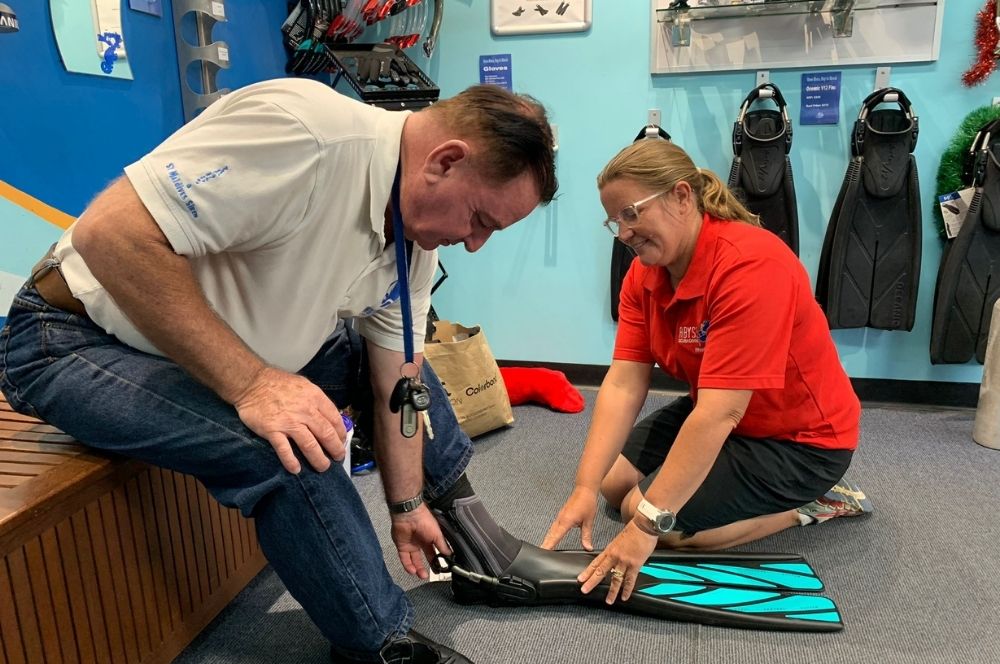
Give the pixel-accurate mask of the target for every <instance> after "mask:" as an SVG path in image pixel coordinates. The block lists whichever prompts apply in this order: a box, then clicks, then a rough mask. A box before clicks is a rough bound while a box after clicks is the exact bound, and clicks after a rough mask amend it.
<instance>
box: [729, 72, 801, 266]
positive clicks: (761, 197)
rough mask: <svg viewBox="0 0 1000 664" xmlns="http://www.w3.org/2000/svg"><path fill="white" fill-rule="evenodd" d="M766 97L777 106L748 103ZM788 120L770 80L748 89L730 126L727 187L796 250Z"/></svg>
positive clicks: (797, 228)
mask: <svg viewBox="0 0 1000 664" xmlns="http://www.w3.org/2000/svg"><path fill="white" fill-rule="evenodd" d="M762 99H770V100H772V101H773V102H774V103H775V104H777V106H778V108H777V110H775V109H762V108H755V109H753V110H750V107H751V106H753V105H754V103H755V102H757V101H759V100H762ZM791 149H792V123H791V121H790V120H789V119H788V105H787V104H786V103H785V98H784V97H783V96H782V94H781V90H779V89H778V86H776V85H775V84H774V83H764V84H762V85H758V86H757V87H756V88H754V89H753V90H751V91H750V94H748V95H747V97H746V99H744V100H743V104H742V105H741V106H740V114H739V117H738V118H737V119H736V122H735V123H734V124H733V165H732V167H731V168H730V170H729V188H730V189H731V190H733V191H734V192H735V193H736V194H737V196H738V197H739V198H740V199H741V200H742V201H743V203H744V205H746V207H747V209H749V210H750V211H751V212H753V213H754V214H756V215H758V216H759V217H760V221H761V225H762V226H764V228H766V229H767V230H769V231H771V232H772V233H774V234H775V235H777V236H778V237H780V238H781V239H782V240H784V241H785V244H787V245H788V246H789V247H790V248H791V249H792V251H794V252H795V253H796V254H798V253H799V215H798V210H797V209H796V199H795V183H794V182H793V179H792V162H791V160H790V159H789V157H788V154H789V152H790V151H791Z"/></svg>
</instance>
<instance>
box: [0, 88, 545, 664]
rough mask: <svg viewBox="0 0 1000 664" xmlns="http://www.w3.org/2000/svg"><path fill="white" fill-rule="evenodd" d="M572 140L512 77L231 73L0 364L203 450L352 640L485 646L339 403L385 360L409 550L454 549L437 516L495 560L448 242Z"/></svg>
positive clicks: (59, 402)
mask: <svg viewBox="0 0 1000 664" xmlns="http://www.w3.org/2000/svg"><path fill="white" fill-rule="evenodd" d="M552 143H553V141H552V135H551V132H550V129H549V125H548V123H547V120H546V116H545V111H544V109H543V108H542V107H541V106H540V105H539V104H538V103H537V102H535V101H534V100H533V99H531V98H530V97H526V96H520V95H514V94H512V93H509V92H507V91H505V90H502V89H500V88H496V87H492V86H475V87H473V88H470V89H468V90H466V91H464V92H462V93H460V94H459V95H457V96H455V97H453V98H451V99H448V100H445V101H442V102H439V103H437V104H435V105H434V106H431V107H429V108H427V109H424V110H422V111H420V112H417V113H410V112H390V111H385V110H382V109H377V108H373V107H371V106H366V105H364V104H361V103H359V102H356V101H354V100H351V99H348V98H346V97H343V96H341V95H339V94H338V93H336V92H335V91H333V90H332V89H331V88H329V87H327V86H325V85H322V84H320V83H317V82H314V81H308V80H300V79H283V80H276V81H269V82H264V83H259V84H256V85H252V86H248V87H246V88H243V89H241V90H238V91H236V92H233V93H231V94H229V95H226V96H225V97H223V98H222V99H220V100H219V101H217V102H215V103H214V104H213V105H211V106H210V107H209V108H208V109H206V110H205V111H204V112H203V113H202V114H201V115H200V116H198V117H197V118H196V119H195V120H193V121H192V122H190V123H189V124H187V125H185V126H184V127H182V128H181V129H179V130H178V131H177V132H176V133H175V134H173V135H172V136H170V137H169V138H168V139H167V140H166V141H164V143H163V144H161V145H160V146H159V147H157V148H156V149H154V150H153V151H152V152H151V153H149V154H148V155H146V156H145V157H143V158H142V159H140V160H139V161H138V162H136V163H134V164H132V165H130V166H128V167H127V168H126V169H125V176H124V177H122V178H119V179H118V180H116V181H115V182H114V183H112V184H111V185H110V186H109V187H108V188H107V189H106V190H105V191H104V192H102V193H101V194H100V195H98V197H97V198H96V199H95V200H94V201H93V202H92V203H91V204H90V206H89V207H88V208H87V209H86V210H85V211H84V213H83V214H82V215H81V217H80V218H79V220H78V221H77V222H76V224H74V225H73V226H72V227H71V228H69V229H68V230H67V231H66V233H65V234H64V235H63V237H62V238H61V239H60V240H59V242H58V243H57V244H56V245H55V246H54V247H53V250H52V251H50V252H49V254H48V255H47V256H46V257H45V258H44V259H43V260H42V261H41V262H40V263H39V264H38V265H37V266H36V269H35V270H34V272H33V274H32V276H31V278H30V279H29V281H28V283H27V284H26V285H25V287H24V288H23V289H22V290H21V292H20V293H18V295H17V296H16V297H15V300H14V303H13V305H12V307H11V311H10V315H9V317H8V320H7V326H6V327H5V328H4V329H3V330H2V331H0V388H2V389H3V391H4V393H5V394H6V395H7V398H8V400H9V401H10V403H11V404H12V406H13V407H15V408H16V409H18V410H20V411H21V412H25V413H30V414H32V415H36V416H39V417H41V418H43V419H45V420H46V421H48V422H50V423H51V424H53V425H55V426H58V427H59V428H61V429H63V430H64V431H66V432H67V433H69V434H70V435H72V436H74V437H76V438H77V439H79V440H80V441H82V442H84V443H86V444H88V445H91V446H93V447H95V448H99V449H104V450H108V451H113V452H116V453H119V454H124V455H126V456H130V457H135V458H138V459H142V460H144V461H147V462H150V463H153V464H156V465H159V466H163V467H166V468H170V469H173V470H177V471H179V472H183V473H188V474H191V475H193V476H195V477H196V478H198V479H199V480H200V481H201V482H202V483H203V484H204V485H205V486H206V487H207V488H208V489H209V491H211V492H212V494H213V495H214V496H215V497H216V498H218V499H219V501H220V502H222V503H223V504H225V505H229V506H233V507H238V508H239V509H240V510H241V511H242V512H243V513H244V514H245V515H247V516H252V517H254V518H255V519H256V524H257V531H258V536H259V538H260V541H261V546H262V547H263V549H264V552H265V554H266V555H267V557H268V560H269V561H270V563H271V565H272V567H273V568H274V570H275V571H276V572H277V573H278V575H279V576H280V577H281V579H282V580H283V581H284V583H285V585H286V586H287V587H288V589H289V591H290V592H291V593H292V595H293V596H294V597H295V598H296V599H297V600H298V601H299V602H300V603H301V604H302V606H303V608H304V609H305V610H306V611H307V612H308V614H309V616H310V617H311V618H312V620H313V621H314V622H315V623H316V624H317V625H318V626H319V628H320V629H321V631H322V632H323V634H324V635H325V636H326V637H327V638H329V639H330V641H331V642H332V644H333V658H334V661H376V662H379V661H387V662H395V661H411V660H412V661H413V662H415V663H416V662H423V661H426V662H454V663H460V662H468V661H469V660H468V659H467V658H465V657H463V656H462V655H460V654H458V653H456V652H454V651H453V650H451V649H449V648H446V647H444V646H441V645H440V644H437V643H434V642H433V641H431V640H430V639H428V638H427V637H424V636H422V635H420V634H418V633H416V632H414V631H413V630H411V629H410V626H411V624H412V621H413V608H412V606H411V605H410V603H409V601H408V600H407V598H406V596H405V595H404V594H403V592H402V590H401V589H400V588H399V586H397V585H396V584H395V583H394V582H393V581H392V579H391V578H390V576H389V574H388V572H387V570H386V568H385V565H384V563H383V562H382V553H381V549H380V547H379V544H378V541H377V538H376V536H375V533H374V531H373V529H372V526H371V522H370V520H369V518H368V516H367V514H366V512H365V510H364V505H363V504H362V502H361V500H360V498H359V496H358V494H357V492H356V490H355V489H354V486H353V484H352V483H351V480H350V478H349V477H348V476H347V474H346V473H344V472H343V470H342V469H341V468H340V466H339V464H336V463H334V462H336V461H339V460H342V459H343V458H344V453H345V449H344V442H343V441H344V438H345V430H344V424H343V421H342V419H341V416H340V413H339V409H341V408H344V407H346V406H348V405H351V404H352V403H353V404H355V405H357V400H358V398H359V395H360V394H361V393H363V392H364V391H365V387H366V386H365V385H363V384H362V380H363V377H364V376H367V375H369V372H370V376H371V381H370V382H371V388H372V389H373V391H374V395H375V396H374V399H375V401H374V405H373V407H372V408H373V412H374V414H375V431H374V439H375V441H376V454H377V455H378V458H379V467H380V469H381V476H382V481H383V485H384V488H385V495H386V500H387V502H388V504H389V505H388V506H389V511H390V514H391V518H392V535H393V541H394V543H395V545H396V548H397V549H398V553H399V558H400V560H401V562H402V564H403V566H404V568H405V569H406V570H407V572H409V573H411V574H414V575H417V576H419V577H420V578H427V575H428V573H427V570H426V567H425V564H424V558H425V556H426V555H427V554H428V553H429V552H431V551H432V547H437V548H438V549H439V550H441V551H444V552H450V551H451V548H452V547H450V546H449V542H448V540H446V538H445V537H444V535H443V534H442V530H441V527H440V525H439V523H438V519H443V520H447V519H452V520H453V523H451V526H452V530H451V531H450V532H455V531H456V530H457V531H461V532H463V533H465V536H466V537H468V538H470V540H471V541H476V542H479V543H480V544H482V543H483V542H486V543H488V544H487V545H485V547H486V548H483V546H479V548H478V551H479V552H480V554H479V555H480V557H481V559H482V560H481V561H480V563H481V566H483V565H485V567H487V568H488V567H490V566H500V565H503V564H504V562H505V561H507V560H508V559H509V558H511V557H513V555H514V554H516V548H515V544H514V543H513V542H514V541H513V539H512V538H510V537H509V535H507V534H506V533H505V532H504V531H503V530H502V529H500V528H499V526H496V524H494V523H493V522H492V520H491V519H489V517H488V515H487V514H486V512H485V509H484V508H482V506H481V504H480V503H478V499H477V498H476V497H475V494H474V493H473V492H472V489H471V487H470V486H469V484H468V480H467V479H466V478H465V475H464V470H465V466H466V465H467V463H468V461H469V457H470V456H471V445H470V443H469V440H468V438H467V437H466V436H465V435H464V434H462V432H461V430H460V429H459V427H458V425H457V423H456V422H455V418H454V413H453V412H452V410H451V407H450V404H449V403H448V400H447V396H446V395H445V393H444V391H443V389H442V388H441V385H440V382H439V381H438V380H437V378H436V376H434V374H433V372H431V371H430V369H429V367H428V366H426V365H422V361H421V353H420V351H421V350H422V347H423V343H422V342H423V336H424V335H423V331H424V329H425V324H426V316H427V310H428V308H429V305H430V288H431V283H432V281H433V277H434V272H435V268H436V265H437V256H436V251H435V249H436V247H438V246H440V245H442V244H455V243H463V244H464V245H465V248H466V250H468V251H470V252H471V251H476V250H477V249H479V247H481V246H482V245H483V243H485V242H486V240H487V239H488V238H489V236H490V234H491V233H493V232H494V231H497V230H501V229H503V228H506V227H508V226H510V225H512V224H513V223H515V222H517V221H518V220H520V219H522V218H524V217H525V216H527V215H528V214H529V213H530V212H531V211H532V210H533V209H534V208H535V207H536V206H537V205H539V204H540V203H548V202H549V201H551V200H552V197H553V196H554V194H555V190H556V186H557V185H556V179H555V172H554V171H555V166H554V159H553V151H552ZM394 201H398V203H394ZM394 226H395V229H397V230H394ZM400 234H401V235H402V237H400ZM397 242H398V243H400V244H401V246H403V247H404V249H403V253H404V254H405V255H406V256H407V259H406V260H405V261H402V262H400V261H398V260H397V253H396V249H397V246H396V244H397ZM397 263H400V264H408V265H409V270H408V271H405V270H404V271H403V272H400V271H399V270H398V268H397ZM404 276H405V277H407V278H408V281H409V288H406V287H405V279H402V278H401V277H404ZM407 293H408V294H409V300H410V302H411V303H412V311H413V315H412V323H411V326H410V328H411V331H412V342H413V350H414V353H415V354H414V356H413V362H412V363H407V362H406V356H405V355H404V352H403V351H404V347H405V339H404V337H405V335H404V328H405V326H404V324H403V319H404V316H403V314H402V311H401V309H402V307H401V306H400V304H401V296H403V297H404V298H405V295H406V294H407ZM346 318H355V319H357V321H358V323H357V325H356V326H355V327H356V329H357V331H358V332H359V333H360V336H361V337H363V338H364V341H365V342H366V345H365V351H366V352H365V353H364V354H362V353H361V341H360V340H359V339H358V338H357V335H356V334H352V331H351V330H348V329H345V326H344V325H343V320H344V319H346ZM365 357H366V359H367V361H364V360H365ZM401 375H403V376H408V377H410V378H414V379H416V380H414V381H413V382H409V383H404V382H402V381H400V376H401ZM400 384H402V385H403V386H404V388H406V389H404V392H406V394H410V393H409V392H407V390H410V391H414V390H417V391H419V390H421V389H423V388H421V385H423V386H424V387H425V388H426V394H429V396H430V407H429V409H428V410H427V411H426V413H427V415H428V416H429V420H430V422H431V423H432V425H433V426H432V427H431V428H432V430H433V435H434V441H433V444H431V445H427V446H426V447H425V446H424V445H423V435H422V432H421V428H422V425H421V419H422V418H420V417H417V418H416V425H417V434H416V435H413V436H412V437H407V436H406V435H404V433H403V428H404V427H402V426H401V424H400V419H399V418H400V415H399V414H396V413H394V412H393V410H392V409H390V407H389V402H390V398H391V395H392V393H393V390H394V389H395V390H399V389H400V387H399V385H400ZM406 394H404V397H405V398H404V399H403V400H404V401H407V399H409V403H411V404H412V403H413V401H414V398H413V397H412V394H410V396H406ZM397 405H398V404H397ZM396 410H399V409H398V408H397V409H396ZM402 410H403V411H404V412H409V413H410V414H412V412H413V411H412V409H411V410H410V411H407V408H406V407H404V408H403V409H402ZM411 422H412V420H411ZM410 433H412V432H410ZM425 501H426V502H425ZM455 501H458V503H456V502H455ZM455 504H460V505H461V509H459V508H457V507H454V506H453V505H455ZM470 506H471V507H470ZM431 508H433V513H432V509H431ZM470 510H471V512H470ZM459 512H461V513H462V514H465V515H467V516H468V514H470V513H472V514H473V516H472V517H468V518H467V519H466V521H465V522H464V523H460V522H459V519H460V517H459V516H456V515H457V514H458V513H459ZM435 517H436V518H435ZM473 520H474V521H475V522H476V525H475V526H470V525H469V524H470V523H471V522H472V521H473ZM482 528H485V529H486V532H485V533H479V534H478V535H477V532H479V531H478V530H477V529H482ZM497 571H499V570H497Z"/></svg>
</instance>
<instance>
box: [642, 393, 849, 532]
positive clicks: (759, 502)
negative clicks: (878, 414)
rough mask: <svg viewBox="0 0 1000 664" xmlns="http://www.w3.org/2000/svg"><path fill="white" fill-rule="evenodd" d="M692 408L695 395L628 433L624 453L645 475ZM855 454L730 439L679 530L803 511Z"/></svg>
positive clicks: (662, 456)
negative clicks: (692, 399)
mask: <svg viewBox="0 0 1000 664" xmlns="http://www.w3.org/2000/svg"><path fill="white" fill-rule="evenodd" d="M693 408H694V404H693V402H692V401H691V397H688V396H684V397H680V398H679V399H677V400H676V401H674V402H672V403H671V404H669V405H667V406H665V407H664V408H661V409H660V410H658V411H656V412H655V413H653V414H652V415H650V416H649V417H647V418H646V419H644V420H642V421H641V422H639V423H638V424H637V425H636V426H635V428H634V429H633V430H632V433H631V434H629V437H628V440H626V441H625V448H624V449H623V450H622V455H623V456H624V457H625V458H626V459H628V460H629V462H630V463H631V464H632V465H633V466H635V467H636V468H637V469H638V470H639V472H641V473H642V474H643V475H647V476H648V475H651V474H652V473H653V472H655V471H656V470H657V469H658V468H659V467H660V466H661V465H662V464H663V460H664V459H666V457H667V452H669V451H670V448H671V446H672V445H673V444H674V439H675V438H676V437H677V432H678V431H680V428H681V425H682V424H683V423H684V420H685V419H687V416H688V415H689V414H690V413H691V411H692V410H693ZM853 454H854V452H853V450H828V449H822V448H819V447H813V446H811V445H803V444H802V443H796V442H790V441H787V440H774V439H772V438H748V437H746V436H736V435H731V436H729V438H727V439H726V442H725V444H724V445H723V446H722V449H721V450H720V451H719V456H718V459H716V462H715V465H713V466H712V469H711V470H710V471H709V473H708V476H707V477H706V478H705V481H704V482H703V483H702V485H701V486H700V487H699V488H698V490H697V491H695V493H694V495H693V496H691V499H690V500H689V501H688V502H687V503H686V504H685V505H684V507H682V508H681V510H680V511H679V512H678V513H677V529H678V530H680V531H681V532H684V533H686V534H689V535H693V534H694V533H697V532H700V531H702V530H711V529H712V528H718V527H719V526H724V525H726V524H729V523H733V522H735V521H742V520H743V519H750V518H753V517H756V516H761V515H764V514H776V513H778V512H785V511H787V510H790V509H795V508H796V507H801V506H802V505H805V504H806V503H808V502H810V501H813V500H815V499H817V498H819V497H820V496H822V495H823V494H824V493H826V492H827V491H828V490H829V489H830V488H831V487H832V486H833V485H834V484H836V483H837V481H839V480H840V479H841V478H842V477H843V476H844V473H845V472H846V471H847V467H848V466H850V465H851V457H852V456H853Z"/></svg>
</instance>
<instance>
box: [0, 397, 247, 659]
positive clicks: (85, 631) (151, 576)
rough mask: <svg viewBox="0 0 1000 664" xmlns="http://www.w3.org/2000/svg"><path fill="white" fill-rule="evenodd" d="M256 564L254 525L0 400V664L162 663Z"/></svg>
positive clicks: (183, 485) (169, 477) (183, 482)
mask: <svg viewBox="0 0 1000 664" xmlns="http://www.w3.org/2000/svg"><path fill="white" fill-rule="evenodd" d="M264 564H265V560H264V557H263V555H262V554H261V551H260V547H259V546H258V544H257V538H256V533H255V531H254V527H253V522H252V521H249V520H247V519H244V518H243V517H242V516H240V514H239V512H237V511H236V510H231V509H227V508H224V507H222V506H221V505H219V504H218V503H217V502H216V501H215V500H214V499H213V498H212V497H211V496H210V495H209V494H208V492H207V491H205V489H204V488H203V487H202V486H201V485H200V484H198V483H197V482H195V481H194V480H193V479H191V478H190V477H185V476H183V475H180V474H178V473H174V472H170V471H165V470H161V469H158V468H153V467H151V466H148V465H145V464H142V463H139V462H136V461H127V460H124V459H121V458H115V457H110V456H105V455H101V454H97V453H94V452H92V451H89V450H87V449H86V448H84V447H83V446H81V445H79V444H77V443H76V442H74V441H73V439H72V438H70V437H69V436H67V435H66V434H64V433H62V432H61V431H59V430H58V429H56V428H55V427H52V426H49V425H47V424H44V423H43V422H40V421H39V420H37V419H34V418H31V417H26V416H24V415H20V414H18V413H15V412H13V410H11V408H10V405H9V404H8V403H7V402H6V400H5V399H3V397H2V395H0V664H22V663H27V664H36V663H37V664H62V663H67V664H69V663H75V662H94V663H95V664H109V663H113V664H117V663H121V664H147V663H159V662H162V663H166V662H170V661H171V660H173V659H174V657H176V656H177V655H178V654H179V653H180V652H181V651H182V650H183V649H184V648H185V647H186V646H187V645H188V644H189V643H190V642H191V641H192V640H193V639H194V637H195V636H196V635H197V634H198V633H199V632H200V631H201V630H202V629H204V627H205V626H206V625H207V624H208V623H209V622H211V620H212V619H213V618H214V617H215V616H216V615H217V614H218V613H219V611H220V610H222V608H223V607H225V606H226V604H228V603H229V602H230V601H231V600H232V598H233V597H235V596H236V594H237V593H239V591H240V590H241V589H243V588H244V587H245V586H246V584H247V583H248V582H249V581H250V580H251V579H252V578H253V577H254V576H255V575H256V574H257V573H258V572H259V571H260V570H261V569H262V568H263V567H264Z"/></svg>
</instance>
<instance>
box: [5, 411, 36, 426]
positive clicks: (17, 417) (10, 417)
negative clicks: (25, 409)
mask: <svg viewBox="0 0 1000 664" xmlns="http://www.w3.org/2000/svg"><path fill="white" fill-rule="evenodd" d="M0 422H33V423H35V424H38V420H37V419H36V418H34V417H32V416H31V415H22V414H21V413H15V412H14V411H12V410H0Z"/></svg>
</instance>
